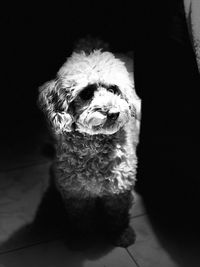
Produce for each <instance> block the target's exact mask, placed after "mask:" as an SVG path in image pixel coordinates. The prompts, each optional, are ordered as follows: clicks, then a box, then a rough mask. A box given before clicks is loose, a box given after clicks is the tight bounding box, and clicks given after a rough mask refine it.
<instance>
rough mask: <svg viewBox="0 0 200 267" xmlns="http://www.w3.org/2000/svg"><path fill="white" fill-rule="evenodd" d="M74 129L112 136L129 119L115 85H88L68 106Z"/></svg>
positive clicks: (127, 106) (127, 109)
mask: <svg viewBox="0 0 200 267" xmlns="http://www.w3.org/2000/svg"><path fill="white" fill-rule="evenodd" d="M69 111H71V114H72V115H73V118H74V119H75V122H74V123H75V129H76V130H78V131H79V132H86V133H88V134H91V135H92V134H113V133H115V132H117V131H118V130H119V129H120V128H121V127H122V126H123V125H124V124H125V123H126V122H128V120H129V119H130V117H131V109H130V107H129V105H128V103H127V101H125V100H124V99H123V97H122V94H121V92H120V89H119V87H118V86H117V85H108V84H101V83H94V84H89V85H87V86H86V87H85V88H83V90H82V91H81V92H80V93H79V94H78V95H77V97H76V98H75V99H74V101H73V102H72V103H71V104H70V105H69Z"/></svg>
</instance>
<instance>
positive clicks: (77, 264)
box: [0, 240, 136, 267]
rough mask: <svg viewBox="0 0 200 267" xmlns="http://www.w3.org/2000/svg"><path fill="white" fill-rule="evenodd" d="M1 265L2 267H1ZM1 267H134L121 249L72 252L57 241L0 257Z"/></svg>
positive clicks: (60, 241)
mask: <svg viewBox="0 0 200 267" xmlns="http://www.w3.org/2000/svg"><path fill="white" fill-rule="evenodd" d="M1 265H2V266H1ZM0 266H1V267H3V266H4V267H27V266H29V267H46V266H47V267H55V266H56V267H62V266H63V267H64V266H70V267H104V266H106V267H112V266H115V267H136V265H135V263H134V262H133V260H132V259H131V257H130V256H129V254H128V253H127V251H126V250H125V249H122V248H114V249H112V248H102V249H101V250H95V249H90V250H86V251H72V250H69V249H68V248H67V246H66V245H65V244H64V243H63V242H62V240H57V241H53V242H48V243H44V244H40V245H36V246H32V247H28V248H25V249H20V250H17V251H13V252H10V253H6V254H3V255H0Z"/></svg>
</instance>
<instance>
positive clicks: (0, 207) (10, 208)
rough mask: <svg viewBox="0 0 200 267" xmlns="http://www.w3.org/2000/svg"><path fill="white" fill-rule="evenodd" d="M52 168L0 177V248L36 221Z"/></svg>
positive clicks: (30, 168)
mask: <svg viewBox="0 0 200 267" xmlns="http://www.w3.org/2000/svg"><path fill="white" fill-rule="evenodd" d="M49 164H50V163H46V164H42V165H35V166H31V167H28V168H21V169H17V170H13V171H9V172H3V173H2V172H1V173H0V217H1V219H0V244H1V243H3V242H4V241H6V240H7V239H8V238H10V237H11V236H12V234H13V233H15V232H16V231H17V230H19V229H21V228H22V227H23V226H25V225H28V224H30V223H31V222H32V221H33V220H34V218H35V216H36V213H37V209H38V207H39V205H40V203H41V200H42V198H43V195H44V193H45V191H46V189H47V187H48V184H49Z"/></svg>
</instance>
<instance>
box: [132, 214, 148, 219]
mask: <svg viewBox="0 0 200 267" xmlns="http://www.w3.org/2000/svg"><path fill="white" fill-rule="evenodd" d="M145 215H147V212H144V213H141V214H138V215H136V216H134V215H133V216H131V217H130V219H131V220H133V219H136V218H138V217H142V216H145Z"/></svg>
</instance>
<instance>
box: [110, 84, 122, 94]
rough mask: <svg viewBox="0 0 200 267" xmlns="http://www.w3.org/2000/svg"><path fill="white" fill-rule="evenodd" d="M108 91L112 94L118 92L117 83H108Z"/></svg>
mask: <svg viewBox="0 0 200 267" xmlns="http://www.w3.org/2000/svg"><path fill="white" fill-rule="evenodd" d="M108 91H109V92H111V93H113V94H119V88H118V86H117V85H110V86H109V87H108Z"/></svg>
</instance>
